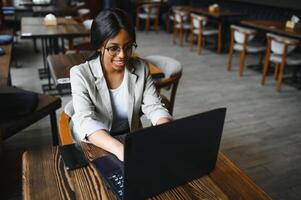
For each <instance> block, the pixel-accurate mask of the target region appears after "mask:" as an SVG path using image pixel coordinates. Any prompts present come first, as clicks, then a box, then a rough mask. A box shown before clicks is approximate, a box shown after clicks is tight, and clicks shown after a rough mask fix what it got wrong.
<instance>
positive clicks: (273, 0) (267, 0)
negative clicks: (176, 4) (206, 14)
mask: <svg viewBox="0 0 301 200" xmlns="http://www.w3.org/2000/svg"><path fill="white" fill-rule="evenodd" d="M190 2H191V4H192V5H200V6H208V5H210V4H213V3H220V4H223V3H229V2H230V3H231V2H232V3H235V2H236V3H238V4H239V3H248V4H253V5H263V6H272V7H278V8H290V9H293V10H301V1H300V0H190Z"/></svg>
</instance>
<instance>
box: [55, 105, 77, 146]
mask: <svg viewBox="0 0 301 200" xmlns="http://www.w3.org/2000/svg"><path fill="white" fill-rule="evenodd" d="M73 114H74V109H73V104H72V101H70V102H68V103H67V104H66V106H65V108H64V111H62V112H61V114H60V118H59V137H60V145H67V144H72V143H74V141H73V136H72V130H71V128H70V120H71V116H72V115H73Z"/></svg>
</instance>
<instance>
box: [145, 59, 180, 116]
mask: <svg viewBox="0 0 301 200" xmlns="http://www.w3.org/2000/svg"><path fill="white" fill-rule="evenodd" d="M144 59H145V60H146V61H147V62H150V63H152V64H154V65H156V66H157V67H158V68H160V69H161V70H162V72H163V73H164V78H162V79H158V80H155V85H156V88H157V90H158V92H159V93H160V95H161V97H162V102H163V103H164V104H165V105H166V108H167V109H168V111H169V113H170V114H171V115H172V114H173V108H174V103H175V97H176V92H177V88H178V84H179V81H180V78H181V76H182V65H181V63H180V62H179V61H177V60H175V59H173V58H169V57H166V56H146V57H144ZM162 89H166V90H168V92H169V93H170V96H169V98H168V97H167V96H165V95H164V93H163V92H162V91H161V90H162Z"/></svg>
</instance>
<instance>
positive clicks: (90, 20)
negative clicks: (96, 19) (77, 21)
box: [83, 19, 93, 30]
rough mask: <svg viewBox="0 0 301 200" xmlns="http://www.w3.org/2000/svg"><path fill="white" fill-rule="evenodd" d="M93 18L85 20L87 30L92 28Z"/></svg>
mask: <svg viewBox="0 0 301 200" xmlns="http://www.w3.org/2000/svg"><path fill="white" fill-rule="evenodd" d="M92 22H93V19H86V20H84V21H83V25H84V27H85V28H86V29H87V30H90V29H91V26H92Z"/></svg>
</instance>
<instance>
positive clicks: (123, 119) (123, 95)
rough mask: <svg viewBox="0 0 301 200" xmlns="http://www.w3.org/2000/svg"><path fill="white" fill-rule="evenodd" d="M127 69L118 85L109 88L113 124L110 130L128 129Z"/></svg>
mask: <svg viewBox="0 0 301 200" xmlns="http://www.w3.org/2000/svg"><path fill="white" fill-rule="evenodd" d="M127 88H128V78H127V71H126V70H125V72H124V77H123V80H122V83H121V84H120V86H119V87H118V88H116V89H110V90H109V92H110V97H111V104H112V110H113V124H112V129H111V132H121V131H124V130H127V129H129V122H128V110H129V91H128V89H127Z"/></svg>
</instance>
